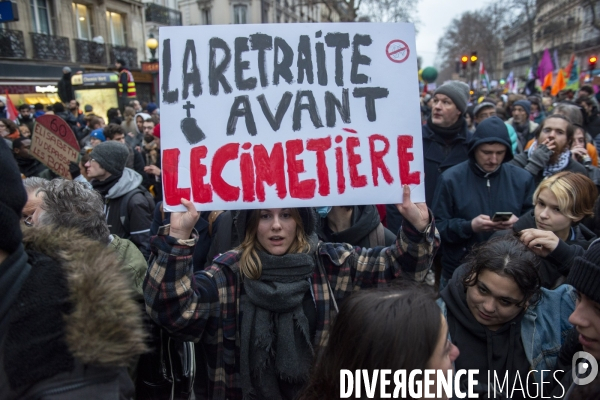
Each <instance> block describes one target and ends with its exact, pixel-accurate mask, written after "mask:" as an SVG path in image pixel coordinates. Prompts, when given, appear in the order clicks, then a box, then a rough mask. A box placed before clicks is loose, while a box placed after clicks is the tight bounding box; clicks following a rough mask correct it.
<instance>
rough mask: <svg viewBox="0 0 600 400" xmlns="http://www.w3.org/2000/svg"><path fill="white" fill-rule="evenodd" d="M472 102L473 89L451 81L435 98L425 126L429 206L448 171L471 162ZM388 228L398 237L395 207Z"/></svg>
mask: <svg viewBox="0 0 600 400" xmlns="http://www.w3.org/2000/svg"><path fill="white" fill-rule="evenodd" d="M468 101H469V86H467V84H466V83H464V82H459V81H450V82H446V83H444V84H443V85H442V86H440V87H439V88H438V89H437V90H436V91H435V93H434V94H433V108H432V110H431V115H430V117H429V119H427V123H426V124H425V125H423V162H424V166H425V202H426V203H427V205H428V206H429V207H431V206H432V204H433V194H434V192H435V187H436V184H437V181H438V177H439V176H440V175H441V174H442V172H444V171H445V170H447V169H448V168H450V167H452V166H454V165H456V164H459V163H461V162H463V161H465V160H467V158H468V144H467V143H468V140H469V133H468V131H467V121H466V120H465V118H464V115H465V112H466V110H467V102H468ZM386 221H387V227H388V229H389V230H390V231H392V232H393V233H394V234H396V233H397V232H398V229H400V225H401V224H402V217H401V216H400V213H399V212H398V209H397V208H396V206H395V205H393V204H392V205H390V204H388V205H387V206H386Z"/></svg>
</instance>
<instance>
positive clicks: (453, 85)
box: [433, 81, 470, 114]
mask: <svg viewBox="0 0 600 400" xmlns="http://www.w3.org/2000/svg"><path fill="white" fill-rule="evenodd" d="M436 94H444V95H446V96H448V97H450V100H452V102H453V103H454V105H456V108H458V111H460V112H461V114H464V113H465V111H466V109H467V103H468V102H469V96H470V89H469V85H467V84H466V83H464V82H461V81H449V82H446V83H444V84H443V85H442V86H440V87H439V88H437V90H436V91H435V92H434V93H433V95H434V96H435V95H436Z"/></svg>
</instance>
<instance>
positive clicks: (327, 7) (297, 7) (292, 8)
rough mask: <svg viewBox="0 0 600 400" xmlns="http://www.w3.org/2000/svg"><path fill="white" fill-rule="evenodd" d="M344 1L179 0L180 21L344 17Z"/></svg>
mask: <svg viewBox="0 0 600 400" xmlns="http://www.w3.org/2000/svg"><path fill="white" fill-rule="evenodd" d="M344 5H345V4H339V3H334V2H333V1H331V2H312V1H311V2H306V1H305V0H180V1H179V10H180V11H181V13H182V16H183V25H213V24H219V25H224V24H260V23H295V22H340V21H345V20H347V19H345V15H346V14H347V11H346V10H344V9H343V6H344Z"/></svg>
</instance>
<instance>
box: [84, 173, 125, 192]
mask: <svg viewBox="0 0 600 400" xmlns="http://www.w3.org/2000/svg"><path fill="white" fill-rule="evenodd" d="M121 176H122V175H111V176H109V177H108V178H106V179H105V180H103V181H99V180H98V179H93V180H92V182H91V183H92V187H93V188H94V190H96V191H97V192H98V193H100V195H101V196H102V197H106V195H107V194H108V191H109V190H110V189H112V187H113V186H115V185H116V184H117V182H118V181H119V178H121Z"/></svg>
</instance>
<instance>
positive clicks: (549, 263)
mask: <svg viewBox="0 0 600 400" xmlns="http://www.w3.org/2000/svg"><path fill="white" fill-rule="evenodd" d="M530 228H533V229H538V228H537V225H536V223H535V214H534V211H533V210H531V211H529V212H527V213H526V214H524V215H522V216H521V217H520V218H519V220H518V221H517V222H516V223H515V224H514V225H513V228H512V231H500V232H496V233H494V235H493V236H498V235H504V234H510V233H513V232H520V231H522V230H523V229H530ZM596 238H597V237H596V235H595V234H594V232H592V231H591V230H590V229H589V228H588V227H586V226H585V225H583V224H577V225H574V226H573V227H572V228H571V232H570V233H569V238H568V239H567V240H566V241H562V240H559V242H558V246H556V249H554V251H553V252H552V253H550V254H548V256H547V257H545V258H541V263H540V276H541V278H542V287H545V288H548V289H554V288H555V287H556V286H557V285H558V284H560V283H562V281H564V278H566V276H567V275H569V271H570V270H571V265H572V264H573V261H574V260H575V257H577V256H583V254H584V253H585V250H587V248H588V247H589V246H590V244H591V243H592V242H593V241H594V240H596Z"/></svg>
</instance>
